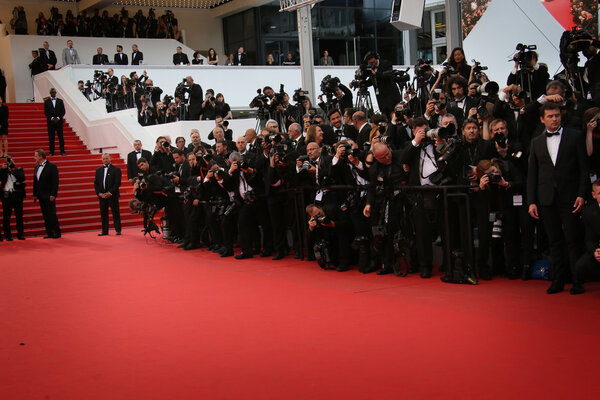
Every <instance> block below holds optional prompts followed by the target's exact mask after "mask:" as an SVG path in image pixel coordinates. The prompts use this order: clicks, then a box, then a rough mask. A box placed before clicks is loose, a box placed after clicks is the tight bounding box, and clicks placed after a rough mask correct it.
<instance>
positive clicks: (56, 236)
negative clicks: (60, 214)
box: [52, 233, 61, 239]
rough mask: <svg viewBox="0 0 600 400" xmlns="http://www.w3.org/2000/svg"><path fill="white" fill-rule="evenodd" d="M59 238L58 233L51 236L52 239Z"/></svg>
mask: <svg viewBox="0 0 600 400" xmlns="http://www.w3.org/2000/svg"><path fill="white" fill-rule="evenodd" d="M60 237H61V235H60V233H55V234H54V236H52V239H60Z"/></svg>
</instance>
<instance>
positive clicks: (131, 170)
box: [127, 140, 152, 184]
mask: <svg viewBox="0 0 600 400" xmlns="http://www.w3.org/2000/svg"><path fill="white" fill-rule="evenodd" d="M142 157H144V158H145V159H146V160H150V159H151V158H152V153H150V152H149V151H148V150H143V149H142V141H141V140H134V141H133V151H132V152H131V153H129V154H127V179H129V182H131V184H133V181H134V180H135V178H137V176H138V173H139V172H140V171H139V169H138V166H137V162H138V160H139V159H140V158H142Z"/></svg>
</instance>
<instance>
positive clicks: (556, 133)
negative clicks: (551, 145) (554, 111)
mask: <svg viewBox="0 0 600 400" xmlns="http://www.w3.org/2000/svg"><path fill="white" fill-rule="evenodd" d="M554 135H556V136H558V135H560V131H556V132H548V131H546V136H547V137H552V136H554Z"/></svg>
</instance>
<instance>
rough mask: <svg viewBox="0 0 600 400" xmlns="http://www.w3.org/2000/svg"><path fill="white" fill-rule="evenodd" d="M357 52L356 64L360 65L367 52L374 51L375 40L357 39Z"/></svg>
mask: <svg viewBox="0 0 600 400" xmlns="http://www.w3.org/2000/svg"><path fill="white" fill-rule="evenodd" d="M358 44H359V49H360V50H359V52H358V57H357V58H358V62H359V63H360V62H361V61H362V59H363V57H364V56H365V54H367V53H368V52H369V51H375V39H370V38H359V40H358Z"/></svg>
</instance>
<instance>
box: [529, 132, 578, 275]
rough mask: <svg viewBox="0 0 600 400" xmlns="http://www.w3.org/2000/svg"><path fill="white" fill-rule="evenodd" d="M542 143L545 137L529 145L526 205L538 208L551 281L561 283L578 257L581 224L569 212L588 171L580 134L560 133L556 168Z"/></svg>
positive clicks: (540, 137)
mask: <svg viewBox="0 0 600 400" xmlns="http://www.w3.org/2000/svg"><path fill="white" fill-rule="evenodd" d="M546 141H547V137H546V135H545V134H542V135H539V136H537V137H535V138H534V139H533V140H532V141H531V150H530V153H529V171H528V174H527V202H528V204H530V205H531V204H536V205H537V206H538V211H539V216H540V218H541V220H542V222H543V223H544V228H545V230H546V233H547V234H548V238H549V240H550V253H551V256H552V270H551V273H552V280H553V281H556V282H559V283H564V281H565V279H566V276H567V266H568V265H569V264H570V266H571V268H574V267H575V263H576V261H577V259H578V258H579V255H580V253H581V252H580V248H581V240H580V234H581V231H582V229H581V226H580V223H581V221H580V219H579V216H578V215H577V214H573V213H572V211H573V204H574V203H575V199H576V198H577V197H584V196H585V194H586V193H587V192H588V186H589V181H588V179H589V178H588V167H587V162H586V154H585V147H584V139H583V136H582V135H581V132H579V131H576V130H570V129H567V128H564V129H563V132H562V134H561V137H560V145H559V148H558V155H557V157H556V165H554V164H553V163H552V159H551V158H550V153H549V151H548V146H547V143H546ZM565 244H566V245H567V248H568V257H567V254H565V251H564V248H565Z"/></svg>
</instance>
